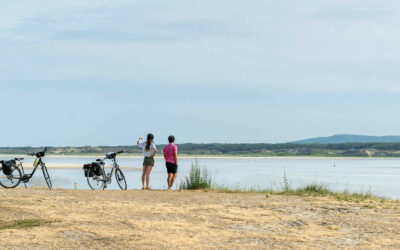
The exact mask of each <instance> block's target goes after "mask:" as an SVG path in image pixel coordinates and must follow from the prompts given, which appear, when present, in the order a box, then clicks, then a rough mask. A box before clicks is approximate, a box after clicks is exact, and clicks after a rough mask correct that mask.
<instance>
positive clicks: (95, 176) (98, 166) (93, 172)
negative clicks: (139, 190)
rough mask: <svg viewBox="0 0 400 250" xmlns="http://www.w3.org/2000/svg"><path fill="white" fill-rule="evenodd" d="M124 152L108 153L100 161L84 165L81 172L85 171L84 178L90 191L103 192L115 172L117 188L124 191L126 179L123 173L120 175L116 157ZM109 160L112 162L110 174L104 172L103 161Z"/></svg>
mask: <svg viewBox="0 0 400 250" xmlns="http://www.w3.org/2000/svg"><path fill="white" fill-rule="evenodd" d="M123 152H124V151H119V152H117V153H108V154H106V157H105V158H104V159H103V160H102V159H97V160H96V162H92V163H91V164H85V165H84V166H83V170H84V171H85V176H86V178H87V182H88V184H89V187H90V188H91V189H92V190H104V189H106V188H107V184H111V177H112V175H113V173H114V171H115V179H116V180H117V183H118V186H119V187H120V189H121V190H126V189H127V188H128V187H127V185H126V179H125V175H124V173H122V171H121V169H120V168H119V165H118V163H117V159H116V158H117V155H119V154H122V153H123ZM106 159H109V160H111V161H112V167H111V172H110V173H106V172H105V170H104V166H105V162H104V161H105V160H106Z"/></svg>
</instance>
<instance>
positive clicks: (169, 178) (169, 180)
mask: <svg viewBox="0 0 400 250" xmlns="http://www.w3.org/2000/svg"><path fill="white" fill-rule="evenodd" d="M167 181H168V187H172V184H171V181H172V174H170V173H169V174H168V179H167Z"/></svg>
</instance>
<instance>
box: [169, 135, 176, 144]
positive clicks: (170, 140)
mask: <svg viewBox="0 0 400 250" xmlns="http://www.w3.org/2000/svg"><path fill="white" fill-rule="evenodd" d="M168 141H169V143H173V142H175V136H173V135H170V136H168Z"/></svg>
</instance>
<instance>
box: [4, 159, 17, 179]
mask: <svg viewBox="0 0 400 250" xmlns="http://www.w3.org/2000/svg"><path fill="white" fill-rule="evenodd" d="M14 169H15V161H14V160H11V161H5V162H3V167H2V170H3V174H5V175H11V174H12V172H13V171H14Z"/></svg>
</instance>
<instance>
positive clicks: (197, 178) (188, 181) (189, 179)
mask: <svg viewBox="0 0 400 250" xmlns="http://www.w3.org/2000/svg"><path fill="white" fill-rule="evenodd" d="M211 183H212V181H211V175H210V174H209V172H208V170H207V169H206V168H204V169H202V168H201V167H200V166H199V163H198V161H197V160H196V161H195V162H193V163H192V167H191V169H190V171H189V176H186V177H185V179H184V180H183V181H182V182H181V183H180V185H179V189H182V190H196V189H210V188H211Z"/></svg>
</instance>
